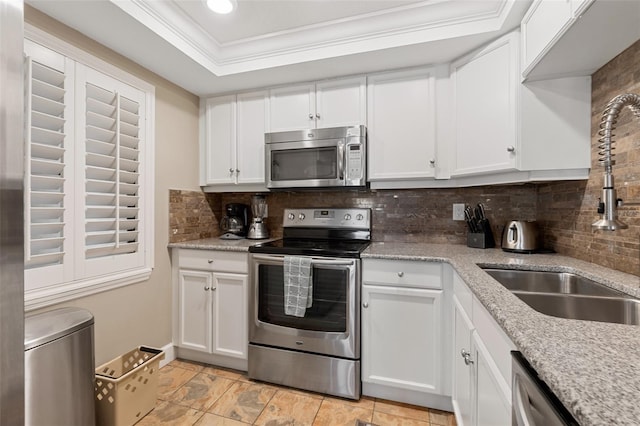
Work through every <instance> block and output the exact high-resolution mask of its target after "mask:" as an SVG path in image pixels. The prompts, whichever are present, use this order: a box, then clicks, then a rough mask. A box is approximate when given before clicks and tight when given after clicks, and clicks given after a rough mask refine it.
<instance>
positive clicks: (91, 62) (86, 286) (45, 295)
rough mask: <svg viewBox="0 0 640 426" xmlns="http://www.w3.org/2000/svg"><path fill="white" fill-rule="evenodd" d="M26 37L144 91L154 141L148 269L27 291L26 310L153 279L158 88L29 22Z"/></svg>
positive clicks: (146, 179)
mask: <svg viewBox="0 0 640 426" xmlns="http://www.w3.org/2000/svg"><path fill="white" fill-rule="evenodd" d="M24 37H25V38H27V39H29V40H31V41H33V42H35V43H38V44H41V45H43V46H45V47H48V48H50V49H52V50H54V51H56V52H58V53H60V54H62V55H64V56H67V57H68V58H70V59H72V60H74V61H76V62H78V63H81V64H84V65H86V66H88V67H91V68H94V69H96V70H98V71H100V72H102V73H104V74H106V75H109V76H111V77H113V78H115V79H117V80H120V81H122V82H123V83H126V84H129V85H131V86H134V87H136V88H138V89H140V90H142V91H144V92H145V102H146V108H147V117H148V118H149V119H148V120H145V132H146V135H147V140H148V141H151V143H148V144H147V149H146V152H145V154H144V155H145V156H144V162H145V167H146V174H145V175H144V176H143V184H144V186H145V188H146V191H145V197H146V202H145V204H144V206H143V212H144V217H145V218H146V224H145V226H144V231H145V232H143V233H142V238H143V239H144V266H142V267H140V268H134V269H131V270H129V271H122V272H118V273H115V274H107V275H104V276H100V277H92V278H89V279H80V280H74V281H70V282H65V283H63V284H56V285H52V286H49V287H41V288H38V289H34V290H31V291H29V290H27V291H25V311H30V310H34V309H39V308H43V307H46V306H50V305H54V304H57V303H61V302H66V301H69V300H73V299H77V298H80V297H86V296H89V295H92V294H97V293H101V292H103V291H108V290H112V289H115V288H118V287H123V286H126V285H129V284H134V283H139V282H142V281H146V280H148V279H149V277H150V275H151V272H152V270H153V267H154V263H153V261H154V234H155V220H154V207H155V187H154V183H155V182H154V181H155V179H154V177H155V87H154V86H153V85H151V84H149V83H148V82H146V81H144V80H142V79H140V78H138V77H135V76H133V75H131V74H129V73H127V72H126V71H123V70H122V69H120V68H118V67H116V66H114V65H112V64H109V63H108V62H105V61H103V60H101V59H99V58H97V57H95V56H93V55H91V54H89V53H88V52H85V51H84V50H82V49H79V48H77V47H75V46H73V45H71V44H69V43H67V42H65V41H63V40H61V39H59V38H57V37H55V36H53V35H51V34H49V33H47V32H45V31H43V30H41V29H39V28H36V27H34V26H33V25H31V24H28V23H25V26H24ZM25 226H26V225H25Z"/></svg>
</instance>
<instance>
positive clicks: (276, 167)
mask: <svg viewBox="0 0 640 426" xmlns="http://www.w3.org/2000/svg"><path fill="white" fill-rule="evenodd" d="M337 151H338V149H337V148H336V147H335V146H329V147H324V148H300V149H285V150H278V151H271V180H272V181H279V180H308V179H337V178H338V171H337V169H338V167H337V166H336V161H337V158H338V154H337Z"/></svg>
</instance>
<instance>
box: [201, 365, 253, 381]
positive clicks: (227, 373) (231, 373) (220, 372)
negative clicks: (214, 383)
mask: <svg viewBox="0 0 640 426" xmlns="http://www.w3.org/2000/svg"><path fill="white" fill-rule="evenodd" d="M203 373H207V374H213V375H214V376H218V377H225V378H227V379H231V380H240V379H242V377H243V376H244V377H245V378H246V375H245V374H244V373H243V372H242V371H237V370H230V369H226V368H219V367H214V366H207V367H204V371H203Z"/></svg>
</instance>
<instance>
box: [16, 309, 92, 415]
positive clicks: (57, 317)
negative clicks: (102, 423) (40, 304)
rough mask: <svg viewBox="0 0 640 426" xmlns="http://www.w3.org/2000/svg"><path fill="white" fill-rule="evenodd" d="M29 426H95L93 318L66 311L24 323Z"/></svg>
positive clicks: (32, 317) (31, 317) (29, 318)
mask: <svg viewBox="0 0 640 426" xmlns="http://www.w3.org/2000/svg"><path fill="white" fill-rule="evenodd" d="M24 350H25V353H24V369H25V372H24V377H25V425H28V426H31V425H34V426H40V425H47V426H57V425H60V426H72V425H78V426H86V425H95V405H94V395H93V392H94V380H95V372H94V368H95V367H94V349H93V315H92V314H91V313H90V312H89V311H86V310H84V309H78V308H62V309H56V310H53V311H49V312H44V313H40V314H35V315H28V316H26V317H25V321H24Z"/></svg>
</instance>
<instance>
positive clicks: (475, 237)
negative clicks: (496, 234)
mask: <svg viewBox="0 0 640 426" xmlns="http://www.w3.org/2000/svg"><path fill="white" fill-rule="evenodd" d="M467 247H473V248H481V249H486V248H493V247H495V242H494V240H493V235H492V234H491V233H487V232H469V233H467Z"/></svg>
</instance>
